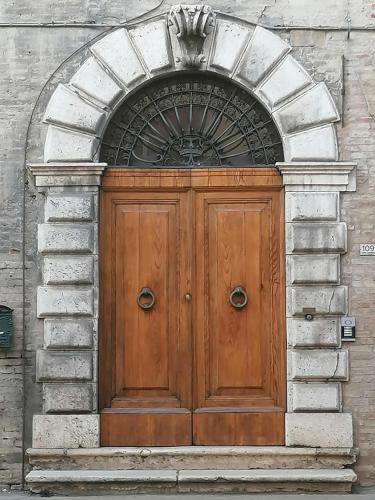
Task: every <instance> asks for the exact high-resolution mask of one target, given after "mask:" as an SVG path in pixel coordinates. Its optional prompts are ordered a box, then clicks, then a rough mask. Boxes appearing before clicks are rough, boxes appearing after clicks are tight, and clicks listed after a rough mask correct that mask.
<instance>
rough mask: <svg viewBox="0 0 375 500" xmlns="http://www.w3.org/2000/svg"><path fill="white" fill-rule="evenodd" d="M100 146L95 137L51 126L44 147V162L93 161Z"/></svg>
mask: <svg viewBox="0 0 375 500" xmlns="http://www.w3.org/2000/svg"><path fill="white" fill-rule="evenodd" d="M98 146H99V139H97V137H95V136H94V135H89V134H83V133H81V132H78V131H75V130H67V129H64V128H61V127H55V126H54V125H50V126H49V127H48V130H47V136H46V142H45V145H44V161H45V162H47V163H49V162H53V161H69V162H73V161H93V158H94V156H95V151H96V150H97V149H98Z"/></svg>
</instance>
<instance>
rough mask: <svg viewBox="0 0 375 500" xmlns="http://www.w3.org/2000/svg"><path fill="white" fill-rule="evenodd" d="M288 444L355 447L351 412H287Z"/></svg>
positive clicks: (286, 431)
mask: <svg viewBox="0 0 375 500" xmlns="http://www.w3.org/2000/svg"><path fill="white" fill-rule="evenodd" d="M285 441H286V443H285V444H286V446H319V447H322V448H325V447H329V448H334V447H336V446H337V447H339V448H352V447H353V422H352V416H351V414H349V413H287V414H286V415H285Z"/></svg>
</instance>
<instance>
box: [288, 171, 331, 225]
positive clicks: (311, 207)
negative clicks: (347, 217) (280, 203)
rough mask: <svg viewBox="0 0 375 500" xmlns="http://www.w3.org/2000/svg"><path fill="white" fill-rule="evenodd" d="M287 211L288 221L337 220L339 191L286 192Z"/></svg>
mask: <svg viewBox="0 0 375 500" xmlns="http://www.w3.org/2000/svg"><path fill="white" fill-rule="evenodd" d="M306 170H307V171H308V168H307V169H306ZM285 213H286V221H287V222H303V221H306V222H307V221H310V222H319V221H335V220H337V216H338V193H322V192H312V193H311V192H310V193H304V192H297V193H294V192H288V193H286V194H285Z"/></svg>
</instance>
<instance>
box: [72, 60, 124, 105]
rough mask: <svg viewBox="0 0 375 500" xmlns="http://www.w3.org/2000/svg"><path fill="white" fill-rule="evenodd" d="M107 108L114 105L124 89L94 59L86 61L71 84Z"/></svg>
mask: <svg viewBox="0 0 375 500" xmlns="http://www.w3.org/2000/svg"><path fill="white" fill-rule="evenodd" d="M69 83H70V84H71V85H73V86H74V87H75V88H77V89H79V90H81V91H83V92H85V93H86V94H87V95H89V96H91V97H93V98H94V99H96V100H97V101H100V102H102V103H103V104H105V105H106V106H110V105H111V104H113V103H114V102H115V101H116V100H117V99H118V98H119V97H120V95H121V94H122V93H123V89H121V87H119V86H118V85H117V83H116V82H115V81H114V80H113V79H112V78H111V77H110V76H109V74H108V73H106V72H105V71H104V69H103V68H102V67H101V66H100V64H99V63H98V61H97V60H96V59H95V58H94V57H90V58H89V59H87V61H85V62H84V63H83V64H82V66H81V67H80V68H79V69H78V71H77V72H76V73H75V74H74V75H73V77H72V79H71V80H70V82H69Z"/></svg>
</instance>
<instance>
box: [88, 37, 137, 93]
mask: <svg viewBox="0 0 375 500" xmlns="http://www.w3.org/2000/svg"><path fill="white" fill-rule="evenodd" d="M91 51H92V52H93V54H94V55H95V56H96V57H97V58H98V59H99V60H100V61H101V62H102V63H103V64H104V65H105V66H106V67H107V68H108V69H109V70H110V71H111V73H112V74H113V75H115V77H116V78H117V79H118V80H119V81H120V82H122V83H123V84H124V85H125V86H126V87H128V86H129V85H131V84H132V83H134V82H136V81H137V80H140V79H141V78H142V77H144V76H145V70H144V69H143V67H142V64H141V62H140V60H139V58H138V55H137V53H136V51H135V49H134V47H133V44H132V42H131V40H130V37H129V34H128V32H127V30H126V29H124V28H121V29H118V30H116V31H113V32H112V33H110V34H109V35H106V36H105V37H103V38H102V39H101V40H99V41H98V42H96V43H95V44H94V45H93V46H92V47H91Z"/></svg>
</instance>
